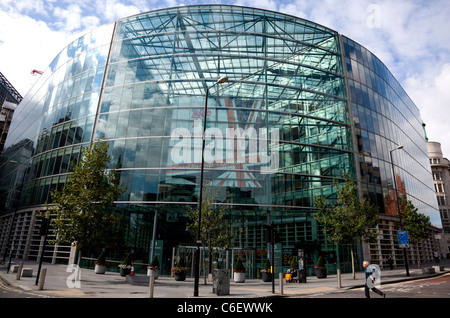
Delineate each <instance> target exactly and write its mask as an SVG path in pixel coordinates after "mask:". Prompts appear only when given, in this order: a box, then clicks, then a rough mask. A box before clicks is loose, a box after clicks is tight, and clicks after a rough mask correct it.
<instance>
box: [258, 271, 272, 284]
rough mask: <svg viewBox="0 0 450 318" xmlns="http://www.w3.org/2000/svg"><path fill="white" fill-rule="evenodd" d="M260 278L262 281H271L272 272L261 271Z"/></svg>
mask: <svg viewBox="0 0 450 318" xmlns="http://www.w3.org/2000/svg"><path fill="white" fill-rule="evenodd" d="M261 278H262V280H263V282H266V283H267V282H271V281H272V273H269V272H262V273H261Z"/></svg>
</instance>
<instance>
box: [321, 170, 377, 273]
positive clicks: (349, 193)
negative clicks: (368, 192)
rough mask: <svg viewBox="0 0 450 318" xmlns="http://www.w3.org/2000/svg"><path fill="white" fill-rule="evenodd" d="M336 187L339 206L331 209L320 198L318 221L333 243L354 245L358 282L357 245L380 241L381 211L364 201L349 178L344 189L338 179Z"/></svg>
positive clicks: (351, 246)
mask: <svg viewBox="0 0 450 318" xmlns="http://www.w3.org/2000/svg"><path fill="white" fill-rule="evenodd" d="M334 186H335V188H336V193H337V203H336V204H334V205H331V206H330V205H328V204H327V202H326V200H325V198H324V197H323V196H319V197H317V198H316V208H317V212H316V213H315V214H314V217H315V219H316V220H317V222H319V223H321V224H322V225H323V231H324V232H325V233H326V235H327V238H328V240H329V241H330V242H332V243H334V244H336V245H341V244H349V245H350V254H351V258H352V272H353V279H356V277H355V267H354V266H355V264H354V255H353V245H354V244H356V243H358V242H361V241H362V240H365V241H367V242H370V241H373V240H374V239H375V238H376V236H377V232H376V226H377V224H378V207H376V206H373V205H372V204H371V203H370V201H369V200H368V199H367V198H364V199H363V200H360V198H359V195H358V187H357V185H356V183H355V181H354V180H352V179H350V178H349V177H348V175H345V182H344V183H343V184H342V185H340V184H339V181H338V180H336V179H335V180H334Z"/></svg>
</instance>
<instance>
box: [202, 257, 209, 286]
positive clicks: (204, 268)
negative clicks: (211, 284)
mask: <svg viewBox="0 0 450 318" xmlns="http://www.w3.org/2000/svg"><path fill="white" fill-rule="evenodd" d="M200 272H201V271H200ZM203 284H204V285H207V284H208V273H207V272H206V260H205V249H203Z"/></svg>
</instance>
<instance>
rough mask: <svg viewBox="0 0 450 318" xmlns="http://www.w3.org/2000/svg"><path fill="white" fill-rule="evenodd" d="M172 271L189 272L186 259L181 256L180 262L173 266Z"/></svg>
mask: <svg viewBox="0 0 450 318" xmlns="http://www.w3.org/2000/svg"><path fill="white" fill-rule="evenodd" d="M170 271H171V272H172V274H187V273H188V271H189V269H188V268H187V267H186V264H185V263H184V259H183V258H180V260H179V261H178V263H177V264H176V265H175V266H174V267H172V269H171V270H170Z"/></svg>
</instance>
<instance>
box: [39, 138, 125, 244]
mask: <svg viewBox="0 0 450 318" xmlns="http://www.w3.org/2000/svg"><path fill="white" fill-rule="evenodd" d="M107 152H108V143H107V142H106V141H99V142H96V143H92V144H91V145H90V146H89V147H87V148H84V149H83V154H82V158H81V160H80V161H79V163H78V164H77V165H76V166H75V167H74V169H73V172H72V173H71V174H70V175H69V176H68V180H67V182H66V184H65V185H64V188H62V189H61V190H58V189H57V190H55V191H52V192H51V199H52V204H46V205H47V210H48V212H49V213H51V214H53V215H54V217H52V224H53V226H54V228H55V230H56V232H57V234H58V235H57V238H56V240H55V241H54V243H71V242H74V241H76V242H77V248H78V249H79V250H83V249H85V248H89V247H93V246H103V245H105V244H106V243H107V238H108V234H109V233H110V232H111V231H112V229H113V227H114V226H115V224H117V223H118V221H119V216H117V215H114V213H112V211H111V207H112V206H113V203H114V201H115V200H117V198H118V197H119V196H120V195H121V194H123V193H124V192H125V189H123V188H122V185H121V184H119V175H117V174H116V173H115V171H114V170H112V171H108V166H107V163H108V160H109V156H108V155H107Z"/></svg>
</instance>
